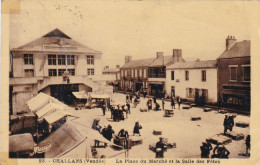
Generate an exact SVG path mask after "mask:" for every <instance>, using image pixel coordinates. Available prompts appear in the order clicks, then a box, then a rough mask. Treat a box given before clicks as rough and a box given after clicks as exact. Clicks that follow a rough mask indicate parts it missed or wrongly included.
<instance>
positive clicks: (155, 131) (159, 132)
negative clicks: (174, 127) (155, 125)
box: [153, 130, 162, 135]
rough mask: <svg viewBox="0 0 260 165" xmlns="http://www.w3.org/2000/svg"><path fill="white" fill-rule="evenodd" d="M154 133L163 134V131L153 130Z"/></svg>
mask: <svg viewBox="0 0 260 165" xmlns="http://www.w3.org/2000/svg"><path fill="white" fill-rule="evenodd" d="M153 134H154V135H162V131H159V130H153Z"/></svg>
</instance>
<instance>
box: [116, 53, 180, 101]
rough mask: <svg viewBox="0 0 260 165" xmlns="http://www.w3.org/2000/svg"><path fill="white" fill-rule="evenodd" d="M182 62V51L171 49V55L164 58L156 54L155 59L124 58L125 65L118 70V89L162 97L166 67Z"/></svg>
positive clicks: (160, 54) (161, 54)
mask: <svg viewBox="0 0 260 165" xmlns="http://www.w3.org/2000/svg"><path fill="white" fill-rule="evenodd" d="M178 61H179V62H181V61H184V60H183V58H182V51H181V50H180V49H173V55H171V56H164V55H163V52H157V54H156V57H155V58H148V59H139V60H132V57H131V56H126V57H125V65H123V66H122V67H121V68H120V75H121V79H120V89H121V90H123V91H133V92H136V91H141V92H143V91H145V92H147V94H148V95H156V96H158V97H162V96H164V93H165V81H166V66H168V65H170V64H173V63H175V62H178Z"/></svg>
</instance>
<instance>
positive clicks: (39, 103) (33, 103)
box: [27, 92, 67, 112]
mask: <svg viewBox="0 0 260 165" xmlns="http://www.w3.org/2000/svg"><path fill="white" fill-rule="evenodd" d="M49 103H55V104H59V105H62V106H64V107H67V105H66V104H63V103H62V102H60V101H59V100H57V99H55V98H54V97H51V96H49V95H47V94H45V93H42V92H41V93H39V94H38V95H36V96H35V97H33V98H32V99H31V100H29V101H28V102H27V105H28V106H29V109H30V110H31V111H32V112H37V111H38V110H39V109H41V108H43V107H44V106H45V105H47V104H49Z"/></svg>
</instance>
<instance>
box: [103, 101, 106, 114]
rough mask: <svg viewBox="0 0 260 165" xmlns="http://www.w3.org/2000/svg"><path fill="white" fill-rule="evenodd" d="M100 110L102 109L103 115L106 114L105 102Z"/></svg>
mask: <svg viewBox="0 0 260 165" xmlns="http://www.w3.org/2000/svg"><path fill="white" fill-rule="evenodd" d="M102 111H103V115H104V116H105V115H106V105H105V103H104V104H103V106H102Z"/></svg>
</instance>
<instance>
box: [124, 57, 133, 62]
mask: <svg viewBox="0 0 260 165" xmlns="http://www.w3.org/2000/svg"><path fill="white" fill-rule="evenodd" d="M131 60H132V56H125V64H126V63H128V62H130V61H131Z"/></svg>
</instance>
